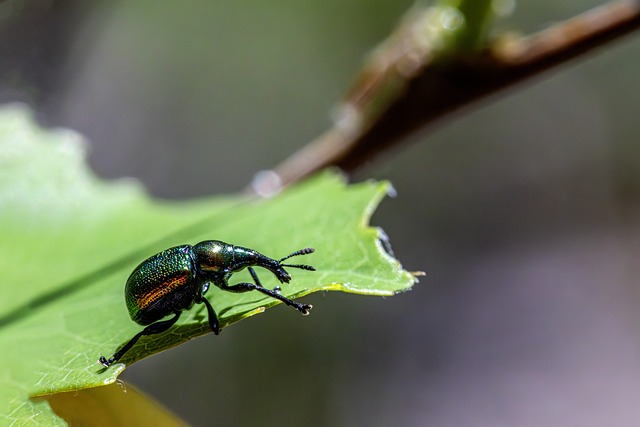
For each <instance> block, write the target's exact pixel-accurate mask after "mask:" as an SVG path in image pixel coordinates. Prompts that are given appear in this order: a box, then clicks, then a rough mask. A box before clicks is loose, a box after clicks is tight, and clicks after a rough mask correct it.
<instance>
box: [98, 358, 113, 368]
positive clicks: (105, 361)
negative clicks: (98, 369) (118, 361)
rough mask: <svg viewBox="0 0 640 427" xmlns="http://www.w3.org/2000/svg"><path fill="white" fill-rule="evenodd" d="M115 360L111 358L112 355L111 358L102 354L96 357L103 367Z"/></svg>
mask: <svg viewBox="0 0 640 427" xmlns="http://www.w3.org/2000/svg"><path fill="white" fill-rule="evenodd" d="M113 362H115V360H114V359H113V357H112V358H111V359H107V358H106V357H104V356H100V359H98V363H100V364H101V365H102V366H104V367H105V368H108V367H109V366H111V364H112V363H113Z"/></svg>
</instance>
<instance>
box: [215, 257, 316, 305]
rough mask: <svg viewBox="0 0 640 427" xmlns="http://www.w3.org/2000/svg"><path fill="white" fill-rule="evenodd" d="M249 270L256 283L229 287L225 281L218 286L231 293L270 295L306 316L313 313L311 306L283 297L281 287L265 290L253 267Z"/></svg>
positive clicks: (243, 283) (244, 283)
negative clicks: (253, 292) (256, 292)
mask: <svg viewBox="0 0 640 427" xmlns="http://www.w3.org/2000/svg"><path fill="white" fill-rule="evenodd" d="M248 270H249V273H250V274H251V277H253V280H254V281H255V283H249V282H242V283H237V284H235V285H229V284H228V283H227V282H226V281H223V282H221V283H217V285H218V286H219V287H220V289H222V290H225V291H229V292H236V293H244V292H249V291H258V292H262V293H263V294H265V295H268V296H270V297H271V298H275V299H277V300H279V301H282V302H283V303H285V304H286V305H288V306H290V307H293V308H295V309H296V310H298V311H299V312H300V313H302V314H303V315H304V316H306V315H308V314H309V311H311V309H312V308H313V306H312V305H311V304H301V303H299V302H296V301H293V300H290V299H289V298H287V297H285V296H283V295H281V294H280V292H279V291H280V289H279V288H280V287H279V286H278V287H276V289H273V290H271V289H267V288H265V287H264V286H262V284H261V283H260V279H258V275H257V274H256V272H255V271H254V269H253V268H252V267H249V268H248Z"/></svg>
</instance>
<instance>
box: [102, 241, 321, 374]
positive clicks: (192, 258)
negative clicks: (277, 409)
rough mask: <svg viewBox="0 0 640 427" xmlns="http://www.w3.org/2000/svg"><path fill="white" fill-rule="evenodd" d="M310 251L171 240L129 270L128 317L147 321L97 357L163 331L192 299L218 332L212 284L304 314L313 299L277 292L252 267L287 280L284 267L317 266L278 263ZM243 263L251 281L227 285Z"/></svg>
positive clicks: (124, 349)
mask: <svg viewBox="0 0 640 427" xmlns="http://www.w3.org/2000/svg"><path fill="white" fill-rule="evenodd" d="M313 251H314V250H313V249H312V248H306V249H301V250H299V251H296V252H293V253H292V254H290V255H288V256H286V257H284V258H281V259H279V260H275V259H272V258H269V257H267V256H265V255H263V254H261V253H259V252H257V251H255V250H253V249H249V248H244V247H242V246H235V245H231V244H228V243H225V242H221V241H219V240H206V241H204V242H200V243H198V244H196V245H193V246H191V245H181V246H175V247H173V248H169V249H166V250H164V251H162V252H160V253H158V254H156V255H153V256H152V257H150V258H148V259H146V260H144V261H143V262H142V263H140V265H138V266H137V267H136V268H135V269H134V270H133V272H132V273H131V275H130V276H129V279H128V280H127V284H126V286H125V301H126V304H127V309H128V310H129V315H130V316H131V319H132V320H133V321H134V322H136V323H138V324H140V325H143V326H147V325H148V326H147V327H146V328H144V329H143V330H142V331H141V332H139V333H138V334H136V335H135V336H134V337H133V338H131V340H129V342H127V343H126V344H125V345H124V346H123V347H122V348H121V349H120V350H118V351H117V352H116V353H115V354H114V355H113V356H112V357H111V358H109V359H107V358H105V357H104V356H101V357H100V360H99V362H100V363H102V365H104V366H105V367H109V366H110V365H111V364H112V363H114V362H116V361H118V360H119V359H120V358H121V357H122V356H123V355H124V354H125V353H126V352H127V351H128V350H129V349H130V348H131V347H133V345H134V344H135V343H136V342H137V341H138V339H140V337H142V336H144V335H154V334H158V333H161V332H164V331H166V330H167V329H169V328H170V327H171V326H172V325H173V324H174V323H175V322H176V321H177V320H178V318H179V317H180V314H181V312H182V311H184V310H188V309H190V308H191V307H192V306H193V305H194V304H199V303H203V304H204V305H205V306H206V308H207V313H208V319H209V326H210V328H211V330H212V331H213V332H214V333H215V334H216V335H217V334H219V333H220V326H219V322H218V317H217V315H216V312H215V310H214V309H213V307H212V306H211V303H209V301H208V300H207V299H206V298H205V297H204V294H205V293H206V292H207V290H208V289H209V285H210V284H213V285H215V286H217V287H219V288H220V289H222V290H225V291H229V292H238V293H241V292H248V291H252V290H256V291H259V292H261V293H263V294H266V295H268V296H270V297H272V298H276V299H278V300H280V301H282V302H284V303H285V304H287V305H289V306H291V307H293V308H295V309H297V310H298V311H300V312H301V313H302V314H304V315H307V314H309V310H311V308H312V306H311V305H309V304H300V303H298V302H295V301H292V300H290V299H288V298H286V297H284V296H282V295H280V292H279V291H280V289H279V287H276V289H267V288H264V287H263V286H262V285H261V284H260V281H259V279H258V276H257V275H256V273H255V271H254V269H253V267H263V268H266V269H267V270H269V271H271V272H272V273H273V274H274V275H275V276H276V278H277V279H278V280H279V281H280V283H289V281H290V280H291V275H290V274H289V273H288V272H287V271H286V270H285V267H290V268H300V269H303V270H310V271H314V270H315V268H313V267H311V266H309V265H305V264H282V261H284V260H286V259H289V258H291V257H294V256H298V255H306V254H310V253H312V252H313ZM244 268H248V269H249V273H250V274H251V277H252V278H253V280H254V283H250V282H243V283H237V284H234V285H229V283H228V280H229V278H230V277H231V275H232V274H234V273H236V272H238V271H240V270H242V269H244ZM170 314H174V317H172V318H170V319H168V320H163V321H161V320H160V319H162V318H164V317H166V316H168V315H170Z"/></svg>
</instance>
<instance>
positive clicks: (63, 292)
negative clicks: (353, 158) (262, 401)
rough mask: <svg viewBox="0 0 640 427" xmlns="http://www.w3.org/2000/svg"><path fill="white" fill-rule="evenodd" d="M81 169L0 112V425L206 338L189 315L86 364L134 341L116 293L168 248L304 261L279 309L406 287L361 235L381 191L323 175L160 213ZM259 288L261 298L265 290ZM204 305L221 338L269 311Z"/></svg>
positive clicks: (19, 120) (47, 418) (201, 320)
mask: <svg viewBox="0 0 640 427" xmlns="http://www.w3.org/2000/svg"><path fill="white" fill-rule="evenodd" d="M84 157H85V155H84V145H83V143H82V140H81V138H80V137H79V136H78V135H77V134H75V133H73V132H70V131H66V130H56V131H51V130H42V129H40V128H38V127H37V126H36V125H35V124H34V123H33V121H32V119H31V118H30V116H29V114H28V112H26V111H25V110H24V109H21V108H18V107H11V108H4V109H0V236H1V237H0V288H1V292H2V296H3V297H2V299H1V300H0V348H2V351H1V352H0V367H1V368H0V420H2V419H3V418H2V417H4V418H5V420H6V421H9V422H14V421H16V420H25V419H29V420H30V422H31V423H33V424H34V425H47V426H49V425H64V421H62V420H61V419H60V418H59V417H57V416H56V415H55V414H54V413H53V412H52V410H51V408H50V407H49V404H48V403H47V401H46V400H42V399H34V398H33V397H34V396H42V395H49V394H53V393H60V392H63V391H70V390H78V389H82V388H88V387H94V386H98V385H105V384H111V383H113V382H114V381H115V380H116V378H117V376H118V374H119V373H120V372H121V371H122V370H123V369H124V368H125V364H130V363H132V362H134V361H136V360H140V359H141V358H144V357H147V356H149V355H152V354H154V353H156V352H158V351H161V350H164V349H167V348H169V347H172V346H175V345H178V344H180V343H182V342H184V341H187V340H189V339H192V338H194V337H196V336H199V335H202V334H205V333H209V332H210V331H209V329H208V325H207V320H206V310H204V306H203V305H201V304H200V305H196V306H194V307H193V308H192V309H191V310H189V311H187V312H185V313H184V314H183V316H182V317H181V318H180V321H179V322H178V324H177V325H176V326H174V327H173V328H171V329H170V330H169V331H168V332H166V333H164V334H160V335H156V336H151V337H143V338H142V339H141V340H140V341H139V343H138V344H137V345H136V346H134V347H133V348H132V350H131V351H130V352H129V353H127V354H126V356H125V357H124V358H123V359H122V362H123V363H117V364H115V365H113V366H112V367H110V368H109V369H104V368H103V367H101V366H100V365H99V364H97V363H96V360H97V359H98V357H99V356H100V355H105V356H110V355H111V354H112V353H113V352H114V351H115V350H116V349H117V348H118V347H119V346H121V345H123V344H124V343H125V342H127V341H128V340H129V339H130V338H131V337H132V336H133V335H134V334H136V333H137V332H139V331H140V330H141V327H140V326H139V325H137V324H135V323H134V322H132V321H131V320H130V318H129V316H128V313H127V311H126V308H125V305H124V297H123V289H124V283H125V281H126V279H127V277H128V275H129V273H130V272H131V270H132V269H133V268H134V267H135V266H136V265H137V264H139V263H140V261H142V260H143V259H145V258H147V257H149V256H150V255H153V254H154V253H157V252H159V251H161V250H163V249H166V248H167V247H170V246H174V245H178V244H184V243H192V244H193V243H197V242H199V241H202V240H209V239H219V240H224V241H227V242H230V243H234V244H238V245H242V246H247V247H251V248H254V249H256V250H258V251H260V252H262V253H264V254H266V255H268V256H272V257H274V258H278V257H282V256H284V255H286V254H288V253H290V252H292V251H294V250H297V249H300V248H303V247H308V246H311V247H314V248H315V249H316V253H314V254H311V255H306V256H305V259H304V262H305V263H308V264H311V265H313V266H315V267H316V268H317V271H316V272H310V271H302V270H295V271H294V272H293V280H292V281H291V283H290V284H286V285H284V286H282V293H283V294H284V295H286V296H289V297H292V298H300V297H302V296H304V295H307V294H309V293H311V292H315V291H320V290H342V291H346V292H353V293H359V294H368V295H393V294H394V293H397V292H400V291H404V290H407V289H408V288H410V287H411V286H412V285H413V283H414V282H415V277H414V276H413V275H411V274H410V273H408V272H407V271H404V270H403V269H402V268H401V266H400V264H399V263H398V262H397V261H396V260H395V259H393V258H392V257H391V256H389V255H388V254H387V252H385V250H384V247H383V246H384V245H383V244H382V243H381V236H382V235H381V231H380V230H378V229H376V228H372V227H369V225H368V222H369V218H370V216H371V214H372V213H373V211H374V209H375V208H376V206H377V205H378V203H379V202H380V200H381V199H382V198H383V197H384V196H385V195H386V194H387V192H388V191H389V189H390V186H389V184H388V183H384V182H383V183H375V182H367V183H362V184H358V185H351V186H346V185H345V184H344V183H343V181H342V179H341V178H340V177H339V176H338V175H336V174H331V173H325V174H322V175H321V176H319V177H316V178H315V179H312V180H310V181H308V182H306V183H304V184H302V185H299V186H297V187H295V188H292V189H290V190H288V191H285V192H284V193H283V194H281V195H279V196H278V197H276V198H274V199H271V200H264V201H261V200H255V199H250V198H248V197H246V196H234V197H215V198H213V197H212V198H205V199H202V200H197V201H190V202H173V203H170V202H163V201H158V200H152V199H150V198H149V197H148V196H147V195H146V194H145V193H144V192H143V191H142V189H141V188H140V187H139V186H138V185H137V184H136V183H135V182H133V181H120V182H115V183H104V182H101V181H100V180H98V179H97V178H95V177H94V176H93V175H92V174H91V172H90V171H89V170H88V169H87V166H86V165H85V158H84ZM259 274H260V277H261V280H262V281H263V284H264V285H265V286H266V287H273V286H275V285H276V284H277V283H276V280H275V278H274V277H272V275H271V274H265V273H263V272H260V273H259ZM233 280H238V281H239V280H249V276H248V275H246V274H245V272H241V273H238V274H237V275H234V277H233ZM207 297H208V299H209V300H210V301H211V302H212V305H213V306H214V308H215V309H216V311H217V312H218V313H219V315H220V320H221V325H222V326H223V327H225V330H223V332H222V333H229V332H228V331H227V330H226V326H228V325H230V324H232V323H234V322H237V321H239V320H241V319H243V318H246V317H248V316H251V315H254V314H257V313H260V312H262V311H264V309H265V308H267V307H270V306H272V305H275V304H278V302H277V301H275V300H273V299H271V298H268V297H265V296H263V295H261V294H258V295H256V293H246V294H232V293H228V292H223V291H220V290H219V289H217V288H213V289H210V290H209V292H208V293H207ZM312 315H320V316H321V315H322V312H321V309H319V308H316V313H314V312H312Z"/></svg>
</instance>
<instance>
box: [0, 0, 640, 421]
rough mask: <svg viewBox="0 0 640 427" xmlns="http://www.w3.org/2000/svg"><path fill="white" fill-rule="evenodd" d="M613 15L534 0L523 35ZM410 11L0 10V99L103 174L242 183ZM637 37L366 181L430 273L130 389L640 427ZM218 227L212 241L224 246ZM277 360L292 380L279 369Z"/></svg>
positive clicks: (163, 191)
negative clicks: (408, 285)
mask: <svg viewBox="0 0 640 427" xmlns="http://www.w3.org/2000/svg"><path fill="white" fill-rule="evenodd" d="M600 3H601V2H598V1H595V0H568V1H564V2H557V1H552V0H540V1H537V2H524V1H521V2H518V3H517V5H516V9H515V11H514V13H513V14H512V15H511V16H510V17H508V18H507V19H505V20H503V21H501V22H500V23H498V24H497V28H500V29H502V30H518V31H522V32H525V33H528V32H532V31H536V30H539V29H542V28H545V27H546V26H548V25H549V24H551V23H553V22H554V21H558V20H562V19H566V18H568V17H570V16H573V15H575V14H577V13H579V12H582V11H584V10H586V9H588V8H590V7H594V6H596V5H598V4H600ZM411 4H412V2H410V1H404V0H394V1H391V0H386V1H385V0H366V1H365V0H340V1H336V0H330V1H320V0H303V1H299V0H298V1H291V0H276V1H271V2H263V1H259V0H250V1H249V2H223V1H205V0H192V1H187V2H154V1H151V0H129V1H126V2H125V1H119V2H118V1H106V0H102V1H100V0H94V1H89V2H87V1H80V0H67V1H56V0H5V1H2V2H0V31H1V34H0V102H3V103H5V102H13V101H21V102H26V103H28V104H29V105H31V106H32V107H33V108H34V109H35V111H36V114H37V115H38V117H39V119H40V121H41V123H43V124H45V125H48V126H65V127H70V128H73V129H76V130H78V131H79V132H81V133H83V134H84V135H86V137H87V138H88V140H89V144H90V162H91V165H92V167H93V168H94V170H95V171H96V173H97V174H98V175H100V176H102V177H104V178H105V179H118V178H122V177H135V178H137V179H139V180H140V181H142V182H143V183H144V184H145V185H146V186H147V188H148V189H149V192H150V193H151V194H153V195H154V196H157V197H162V198H169V199H184V198H192V197H198V196H205V195H212V194H217V193H228V192H235V191H238V190H240V189H242V188H243V187H244V186H245V185H246V184H248V183H249V181H250V180H251V178H252V176H253V175H254V174H255V172H257V171H258V170H261V169H266V168H270V167H273V166H275V165H276V164H277V163H279V162H280V161H281V160H283V159H284V158H285V157H287V156H288V155H289V154H290V153H292V152H293V151H294V150H295V149H297V148H298V147H301V146H302V145H304V144H305V143H307V142H308V141H309V140H311V139H312V138H314V137H315V136H316V135H318V134H319V133H320V132H322V131H323V130H324V129H326V128H327V127H328V126H329V124H330V119H329V113H330V111H331V108H332V107H333V106H335V105H336V103H337V102H338V101H339V99H340V96H341V94H342V92H343V91H344V90H345V89H346V88H347V87H348V85H349V83H350V81H351V78H352V77H353V75H354V73H355V72H356V71H357V70H358V68H359V66H360V64H361V63H362V61H363V59H364V57H365V56H366V54H367V52H368V51H369V50H370V49H371V48H372V47H374V46H375V45H376V44H377V43H378V42H379V41H381V40H382V39H383V38H384V37H385V36H386V35H387V34H388V33H389V32H390V30H391V29H392V28H393V26H394V24H395V23H396V22H397V20H398V19H399V17H400V16H401V15H402V13H403V12H404V11H405V10H406V9H407V8H408V7H409V6H410V5H411ZM638 58H640V35H636V36H635V37H634V36H632V37H629V38H626V39H624V40H622V41H620V42H618V43H614V44H610V45H607V46H605V47H604V48H602V49H600V50H599V51H598V53H597V54H595V55H591V56H589V57H586V58H583V59H581V60H580V61H576V62H574V63H572V64H571V65H570V66H567V67H563V68H562V69H561V70H556V72H554V73H551V74H546V75H544V76H542V77H541V78H539V79H537V80H536V81H534V82H529V83H527V84H526V85H522V86H519V87H517V88H515V89H514V90H512V91H511V92H509V93H508V94H503V95H502V96H501V97H499V98H493V99H491V100H490V102H486V103H485V104H484V105H482V106H478V108H475V109H473V110H470V111H468V112H466V113H465V114H463V115H459V116H458V117H456V118H455V120H450V121H449V122H448V123H445V124H443V125H442V126H440V127H439V128H438V130H437V131H436V132H432V133H429V134H425V135H417V136H414V137H413V138H412V144H411V145H410V146H407V147H405V149H403V150H400V151H397V152H395V153H393V155H392V156H389V157H386V158H384V159H378V161H376V162H375V163H373V164H371V165H369V166H367V167H366V168H364V169H362V170H360V171H359V172H358V173H357V174H356V175H355V176H354V177H353V180H354V181H358V180H363V179H368V178H372V177H373V178H379V179H390V180H391V181H392V182H393V184H394V186H395V188H396V190H397V192H398V197H397V198H395V199H388V200H386V201H384V203H383V204H382V206H381V207H380V209H379V211H378V212H377V213H376V214H375V216H374V218H373V223H374V224H375V225H379V226H382V227H383V228H384V229H385V230H386V231H387V234H389V236H390V238H391V243H392V244H393V246H394V249H395V252H396V255H397V256H398V258H399V259H400V260H401V262H402V263H403V264H404V266H405V267H406V268H407V269H409V270H424V271H426V273H427V275H426V277H423V278H421V281H420V283H419V284H418V285H416V286H415V288H414V289H413V290H412V291H411V292H408V293H405V294H401V295H398V296H396V297H393V298H387V299H382V298H375V297H358V296H353V295H347V294H339V293H326V294H315V295H312V296H309V297H307V298H306V299H305V301H306V302H310V303H312V304H314V306H315V309H314V313H313V315H312V316H309V317H308V318H304V319H301V318H300V317H299V316H296V315H295V314H293V313H291V311H290V310H286V309H283V308H276V309H273V310H269V312H268V313H267V314H266V315H263V316H256V317H253V318H251V319H248V320H246V321H243V322H240V323H239V324H237V325H235V326H233V327H232V328H229V330H226V331H225V332H224V333H223V334H221V335H220V336H219V337H214V336H212V335H207V336H205V337H203V338H200V339H197V340H194V341H191V342H189V343H186V344H184V345H182V346H179V347H178V348H175V349H172V350H170V351H167V352H164V353H162V354H159V355H157V356H154V357H152V358H148V359H146V360H144V361H142V362H140V363H137V364H135V365H133V366H132V367H130V368H129V369H127V371H126V372H125V373H124V375H123V376H122V378H123V379H124V380H125V381H127V382H131V383H133V384H135V385H137V386H138V387H140V388H141V389H142V390H144V391H145V392H146V393H148V394H150V395H152V396H154V397H155V398H157V399H158V400H160V401H161V402H162V403H163V404H164V405H166V406H167V407H169V408H170V409H171V410H172V411H174V412H175V413H176V414H178V415H179V416H180V417H182V418H184V419H185V420H186V421H188V422H190V423H192V424H194V425H225V426H246V425H258V424H259V425H262V426H281V425H294V424H295V425H298V424H304V425H307V426H363V425H367V426H389V425H399V426H447V427H448V426H456V427H457V426H461V425H473V426H493V427H499V426H514V425H517V426H541V425H544V426H567V425H580V426H602V425H616V426H637V425H638V424H639V423H640V405H638V404H637V403H638V396H640V330H639V326H640V313H639V310H638V309H637V307H638V303H639V302H640V298H639V293H638V275H639V273H640V268H639V267H638V254H639V253H640V227H639V225H640V222H639V221H638V218H639V216H638V213H639V211H640V210H639V207H640V204H639V203H638V202H639V201H640V148H639V147H640V145H638V143H637V142H638V134H639V133H640V122H639V120H638V107H637V105H636V104H637V100H638V96H637V95H638V93H639V90H640V83H639V79H638V76H639V75H640V61H639V60H638ZM212 237H215V236H212ZM281 367H284V368H286V369H284V370H283V369H281Z"/></svg>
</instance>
